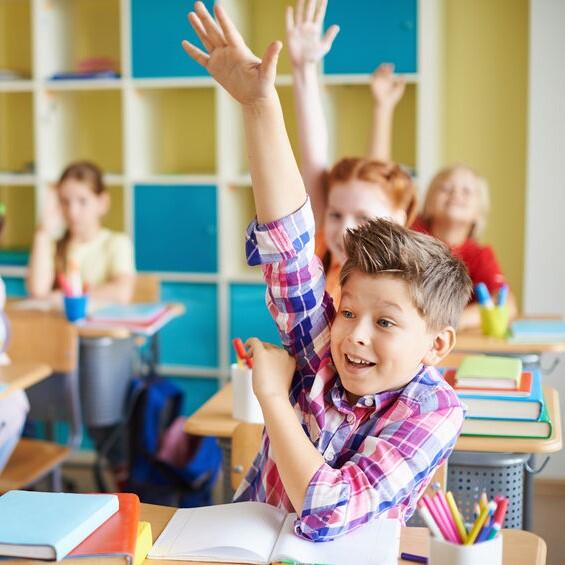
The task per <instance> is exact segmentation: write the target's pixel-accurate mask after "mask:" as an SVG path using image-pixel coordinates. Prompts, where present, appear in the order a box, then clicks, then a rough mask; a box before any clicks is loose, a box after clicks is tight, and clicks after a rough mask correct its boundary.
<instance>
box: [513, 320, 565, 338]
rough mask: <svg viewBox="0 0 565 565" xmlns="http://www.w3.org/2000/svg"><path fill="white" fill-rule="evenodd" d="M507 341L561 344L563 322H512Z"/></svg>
mask: <svg viewBox="0 0 565 565" xmlns="http://www.w3.org/2000/svg"><path fill="white" fill-rule="evenodd" d="M508 339H509V341H511V342H514V343H563V342H565V320H514V321H513V322H512V324H510V336H509V338H508Z"/></svg>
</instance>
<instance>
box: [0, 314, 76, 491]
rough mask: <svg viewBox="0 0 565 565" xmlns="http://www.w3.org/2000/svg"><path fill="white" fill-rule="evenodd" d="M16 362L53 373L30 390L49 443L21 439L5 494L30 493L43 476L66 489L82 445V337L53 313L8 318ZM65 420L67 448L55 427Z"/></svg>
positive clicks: (3, 478) (3, 481)
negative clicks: (65, 466)
mask: <svg viewBox="0 0 565 565" xmlns="http://www.w3.org/2000/svg"><path fill="white" fill-rule="evenodd" d="M9 319H10V323H11V338H10V343H9V347H8V351H7V353H8V356H9V357H10V358H11V359H12V360H13V361H33V362H38V363H45V364H47V365H49V366H50V367H51V368H52V369H53V374H52V375H51V376H50V377H49V378H47V379H46V380H44V381H42V382H40V383H38V384H36V385H34V386H32V387H30V388H29V389H27V391H26V392H27V394H28V397H29V401H30V407H31V408H30V413H29V417H30V418H31V419H33V420H36V421H41V422H44V423H45V425H46V430H47V436H48V437H49V438H50V439H49V440H39V439H29V438H22V439H21V440H20V441H19V442H18V445H17V447H16V449H15V450H14V452H13V453H12V456H11V457H10V460H9V461H8V463H7V465H6V467H5V468H4V470H3V471H2V473H1V474H0V492H5V491H8V490H12V489H21V488H28V487H30V486H32V485H34V484H35V483H37V482H38V481H39V480H41V479H43V478H44V477H46V476H48V477H49V479H50V487H51V488H52V490H54V491H60V490H62V478H61V465H62V463H63V461H65V460H66V459H67V458H68V457H69V455H70V453H71V451H72V450H73V449H75V448H77V447H78V446H79V445H80V441H81V437H82V426H81V424H82V422H81V412H80V402H79V391H78V374H77V364H78V333H77V329H76V327H74V326H73V325H71V324H69V323H68V322H67V321H66V320H65V319H64V318H62V317H61V316H60V315H57V314H53V313H49V312H37V311H33V312H32V311H15V310H12V311H11V312H10V313H9ZM61 420H65V421H67V422H68V423H69V434H68V437H67V442H66V444H65V445H61V444H59V443H56V442H55V441H53V438H54V424H55V422H56V421H61Z"/></svg>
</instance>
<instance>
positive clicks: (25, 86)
mask: <svg viewBox="0 0 565 565" xmlns="http://www.w3.org/2000/svg"><path fill="white" fill-rule="evenodd" d="M33 89H34V83H33V81H32V80H24V79H22V80H0V92H33Z"/></svg>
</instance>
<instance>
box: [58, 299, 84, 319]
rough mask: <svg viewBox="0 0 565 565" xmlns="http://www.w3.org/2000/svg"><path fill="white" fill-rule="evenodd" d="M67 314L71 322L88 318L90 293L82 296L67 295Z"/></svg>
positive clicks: (65, 301)
mask: <svg viewBox="0 0 565 565" xmlns="http://www.w3.org/2000/svg"><path fill="white" fill-rule="evenodd" d="M64 305H65V316H66V318H67V320H69V322H77V321H78V320H82V319H84V318H86V309H87V306H88V295H87V294H83V295H82V296H65V298H64Z"/></svg>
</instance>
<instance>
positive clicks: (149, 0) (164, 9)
mask: <svg viewBox="0 0 565 565" xmlns="http://www.w3.org/2000/svg"><path fill="white" fill-rule="evenodd" d="M204 3H205V4H206V6H207V7H208V9H209V10H211V8H212V5H213V1H212V0H204ZM193 6H194V3H193V2H187V1H186V0H131V52H132V65H131V67H132V75H133V76H134V77H135V78H156V77H190V76H206V75H208V71H207V70H206V69H205V68H204V67H202V66H201V65H199V64H198V63H196V62H195V61H194V60H193V59H191V58H190V57H189V56H188V55H187V54H186V53H185V52H184V49H183V48H182V47H181V41H182V40H183V39H188V41H190V42H191V43H195V44H196V45H198V46H199V47H202V44H201V43H200V40H199V39H198V38H197V37H196V34H195V33H194V32H193V31H192V28H191V26H190V24H189V23H188V20H187V14H188V12H189V11H190V10H192V9H193Z"/></svg>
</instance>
